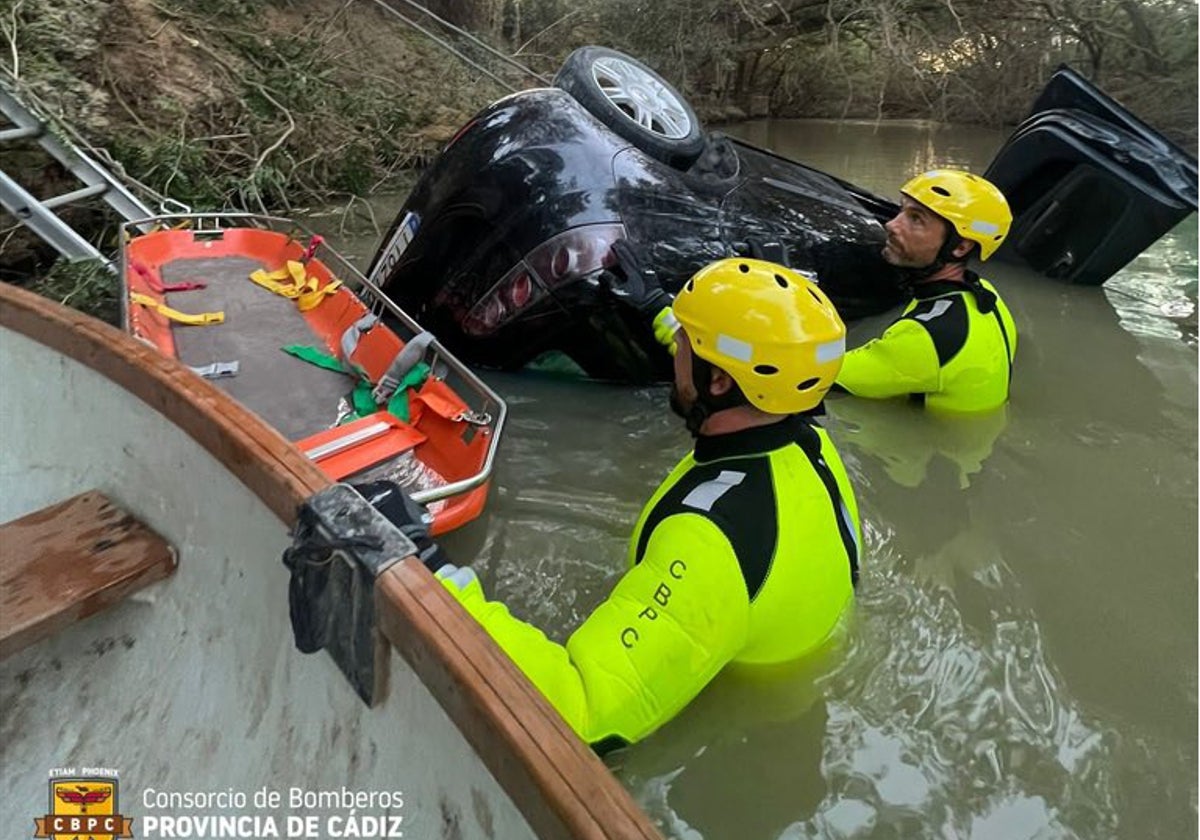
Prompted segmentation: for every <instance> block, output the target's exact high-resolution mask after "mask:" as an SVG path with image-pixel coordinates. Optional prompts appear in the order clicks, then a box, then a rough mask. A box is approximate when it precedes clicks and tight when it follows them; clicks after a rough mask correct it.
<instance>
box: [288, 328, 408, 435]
mask: <svg viewBox="0 0 1200 840" xmlns="http://www.w3.org/2000/svg"><path fill="white" fill-rule="evenodd" d="M280 349H281V350H283V352H285V353H287V354H288V355H291V356H295V357H296V358H297V359H302V360H303V361H306V362H308V363H309V364H312V365H316V366H317V367H321V368H325V369H326V370H332V371H336V372H337V373H350V374H354V373H357V374H358V375H359V380H358V383H357V384H356V385H355V386H354V390H353V391H352V392H351V393H350V401H351V403H353V405H354V415H355V417H356V418H357V417H366V416H367V415H368V414H374V413H375V412H377V411H378V410H379V406H377V405H376V404H375V399H374V397H372V396H371V391H372V390H373V386H372V385H371V382H370V381H369V380H368V379H367V378H366V377H365V376H363V375H362V371H359V370H354V371H351V370H347V369H346V366H345V365H343V364H342V363H341V362H340V361H338V360H337V359H336V358H335V357H333V356H330V355H329V354H328V353H325V352H322V351H321V350H318V349H317V348H316V347H306V346H305V345H303V344H289V345H288V346H287V347H282V348H280ZM428 376H429V365H427V364H426V363H425V362H418V363H417V364H415V365H413V366H412V368H411V369H410V370H409V371H408V373H406V374H405V375H404V378H403V379H401V380H400V384H399V385H397V386H396V390H395V392H394V393H393V394H392V398H391V399H390V400H388V405H387V410H388V412H390V413H391V414H393V415H394V416H396V417H398V418H399V419H401V420H403V421H404V422H405V423H407V422H408V418H409V416H410V415H409V411H408V392H409V390H410V389H416V388H420V387H421V385H422V384H424V382H425V380H426V379H427V378H428ZM346 419H347V420H349V419H351V418H346Z"/></svg>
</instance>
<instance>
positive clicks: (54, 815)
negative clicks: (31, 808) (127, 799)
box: [33, 778, 133, 840]
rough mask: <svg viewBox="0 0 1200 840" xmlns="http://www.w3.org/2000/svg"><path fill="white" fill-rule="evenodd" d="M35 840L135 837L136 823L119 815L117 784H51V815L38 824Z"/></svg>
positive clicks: (100, 781)
mask: <svg viewBox="0 0 1200 840" xmlns="http://www.w3.org/2000/svg"><path fill="white" fill-rule="evenodd" d="M34 823H35V825H36V831H35V832H34V835H33V836H34V837H47V838H51V840H113V838H117V837H132V836H133V833H132V831H131V830H130V829H131V828H132V825H133V820H132V819H129V818H127V817H122V816H121V815H120V814H119V813H118V812H117V780H116V779H115V778H114V779H108V778H93V779H63V778H56V779H51V780H50V813H49V814H47V815H46V816H45V817H41V818H38V819H35V820H34Z"/></svg>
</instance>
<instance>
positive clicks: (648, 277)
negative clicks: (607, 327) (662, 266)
mask: <svg viewBox="0 0 1200 840" xmlns="http://www.w3.org/2000/svg"><path fill="white" fill-rule="evenodd" d="M612 251H613V254H614V255H615V256H616V258H617V264H616V265H615V266H613V267H612V268H610V269H606V270H605V271H603V272H601V273H600V284H601V286H603V287H604V288H605V289H606V290H607V291H608V292H610V293H611V294H612V295H613V296H614V297H616V298H617V299H618V300H622V301H624V302H625V303H627V304H629V305H630V306H632V307H633V308H634V309H636V310H637V311H638V312H640V313H642V314H643V315H644V316H645V317H646V318H648V319H652V318H654V316H655V315H657V314H658V313H659V312H661V311H662V308H663V307H664V306H670V305H671V296H670V295H669V294H667V293H666V291H665V290H664V289H663V287H662V284H661V283H660V282H659V280H658V275H656V274H655V273H654V270H653V269H651V268H648V267H647V266H646V265H645V264H644V263H643V262H642V258H641V257H640V256H639V255H638V253H637V251H635V250H634V248H633V246H632V245H630V244H629V240H627V239H618V240H617V241H616V242H614V243H613V246H612Z"/></svg>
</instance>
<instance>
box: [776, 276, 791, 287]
mask: <svg viewBox="0 0 1200 840" xmlns="http://www.w3.org/2000/svg"><path fill="white" fill-rule="evenodd" d="M775 282H776V283H778V284H779V288H781V289H786V288H787V287H788V281H787V278H784V277H780V276H779V275H778V274H776V275H775Z"/></svg>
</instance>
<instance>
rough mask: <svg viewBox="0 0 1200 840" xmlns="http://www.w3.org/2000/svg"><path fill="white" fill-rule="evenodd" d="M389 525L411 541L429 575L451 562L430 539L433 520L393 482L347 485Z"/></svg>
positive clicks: (427, 512)
mask: <svg viewBox="0 0 1200 840" xmlns="http://www.w3.org/2000/svg"><path fill="white" fill-rule="evenodd" d="M350 486H351V487H353V488H354V489H355V490H357V491H358V492H359V493H361V494H362V497H363V498H364V499H366V500H367V501H368V502H370V503H371V504H372V505H373V506H374V507H375V509H376V510H378V511H379V512H380V513H382V514H383V515H384V516H386V517H387V518H388V521H389V522H391V523H392V524H393V525H395V526H396V527H397V528H399V529H400V533H402V534H404V536H406V537H408V538H409V539H410V540H412V541H413V545H415V546H416V547H417V557H418V558H420V560H421V562H422V563H424V564H425V568H427V569H429V571H431V572H437V570H438V569H440V568H441V567H442V566H445V565H446V564H447V563H449V562H450V558H449V557H448V556H447V554H446V552H445V551H443V550H442V547H441V546H440V545H438V544H437V543H436V542H434V541H433V538H432V537H430V536H429V525H430V523H432V522H433V516H431V515H430V513H429V511H427V510H425V508H424V507H423V506H421V505H420V504H418V503H417V502H414V501H413V499H412V497H411V496H409V495H408V494H407V493H405V492H404V489H403V488H402V487H401V486H400V485H399V484H397V483H396V482H394V481H371V482H367V483H366V484H352V485H350Z"/></svg>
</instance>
